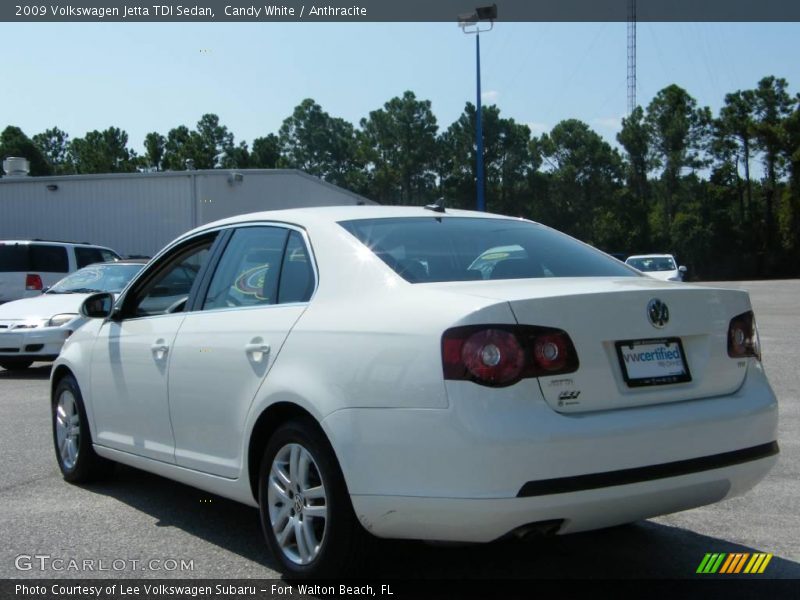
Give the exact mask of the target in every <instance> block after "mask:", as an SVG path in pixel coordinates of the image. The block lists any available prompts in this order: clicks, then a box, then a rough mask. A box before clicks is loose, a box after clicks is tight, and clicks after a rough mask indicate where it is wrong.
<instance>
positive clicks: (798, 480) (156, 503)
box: [0, 280, 800, 579]
mask: <svg viewBox="0 0 800 600" xmlns="http://www.w3.org/2000/svg"><path fill="white" fill-rule="evenodd" d="M715 285H719V286H720V287H733V288H742V289H748V290H749V291H750V293H751V296H752V300H753V305H754V308H755V311H756V316H757V319H758V325H759V329H760V333H761V342H762V346H763V356H764V362H765V365H766V368H767V372H768V375H769V378H770V381H771V383H772V385H773V387H774V389H775V392H776V393H777V395H778V397H779V399H780V402H781V424H780V434H779V442H780V445H781V457H780V460H779V463H778V465H777V467H776V468H775V469H774V470H773V471H772V472H771V473H770V475H769V476H768V478H767V479H766V480H765V481H763V482H762V483H761V484H760V485H759V486H758V487H757V488H756V489H754V490H753V491H751V492H749V493H748V494H747V495H745V496H744V497H740V498H735V499H732V500H728V501H726V502H723V503H721V504H717V505H714V506H710V507H705V508H699V509H695V510H691V511H687V512H683V513H678V514H675V515H669V516H666V517H662V518H658V519H652V520H649V521H644V522H640V523H636V524H633V525H627V526H624V527H618V528H614V529H610V530H605V531H598V532H591V533H586V534H576V535H572V536H564V537H556V538H548V539H541V540H535V541H532V542H526V543H522V542H514V541H512V542H500V543H495V544H489V545H481V546H464V547H442V546H431V545H428V544H422V543H416V542H402V543H399V542H391V543H382V544H380V545H379V551H380V558H379V560H377V561H376V564H375V565H374V567H373V569H374V571H373V573H371V574H372V575H374V576H375V577H379V578H381V577H385V578H407V577H415V578H416V577H421V578H430V577H446V578H458V579H460V578H467V577H487V578H490V577H491V578H526V577H533V578H539V577H542V578H544V577H546V578H561V577H569V578H577V577H614V578H629V577H660V578H684V577H692V576H694V572H695V570H696V568H697V566H698V564H699V563H700V561H701V560H702V558H703V556H704V555H705V553H707V552H729V553H730V552H748V553H752V552H767V553H772V554H774V558H773V559H772V561H771V563H770V564H769V566H768V568H767V570H766V573H765V574H764V575H761V576H759V577H776V578H778V577H780V578H800V536H798V532H800V434H798V431H800V427H799V426H800V409H799V408H798V404H799V402H798V401H799V400H800V368H798V367H799V366H800V351H799V350H798V343H797V341H798V340H800V305H799V304H798V300H797V299H798V298H800V280H789V281H763V282H738V283H724V284H715ZM49 372H50V367H49V365H45V364H38V363H37V364H36V365H34V367H33V368H31V369H30V370H29V371H28V372H26V373H23V374H11V373H9V372H6V371H3V370H2V369H0V456H1V457H2V461H0V507H2V511H0V531H2V538H3V541H4V543H3V544H2V548H0V577H1V578H8V577H36V578H41V577H59V578H62V577H63V578H67V577H69V578H74V577H119V576H123V577H181V578H185V577H208V578H221V577H224V578H248V577H259V578H269V577H276V576H277V574H276V573H275V571H274V567H275V562H274V561H273V559H272V558H271V556H270V554H269V551H268V550H267V549H266V546H265V544H264V543H263V540H262V537H261V531H260V529H259V523H258V513H257V511H256V510H255V509H252V508H249V507H244V506H241V505H239V504H236V503H234V502H230V501H228V500H224V499H222V498H218V497H214V496H209V495H208V494H206V493H204V492H201V491H198V490H195V489H193V488H190V487H187V486H184V485H180V484H177V483H174V482H172V481H169V480H166V479H162V478H160V477H156V476H154V475H149V474H147V473H143V472H140V471H136V470H134V469H130V468H119V469H118V470H117V471H116V473H115V475H114V476H113V477H112V479H110V480H109V481H107V482H104V483H102V484H94V485H90V486H82V487H78V486H72V485H69V484H67V483H65V482H64V481H63V480H62V479H61V476H60V474H59V471H58V468H57V466H56V462H55V458H54V455H53V450H52V437H51V430H50V417H49V398H48V377H49ZM20 555H22V556H25V555H31V556H32V555H46V556H50V557H51V558H52V559H62V558H63V559H72V558H75V559H78V560H80V561H83V560H93V561H95V562H94V565H95V568H99V566H100V564H101V563H100V561H101V560H102V561H103V562H102V564H104V565H105V566H106V567H107V568H109V569H110V570H108V571H93V572H79V571H73V570H57V569H54V568H53V566H52V565H48V566H47V567H46V568H45V569H44V570H40V568H39V566H40V564H39V563H37V562H36V561H35V560H34V561H27V560H26V559H23V560H22V562H20V560H19V559H18V557H19V556H20ZM171 560H174V561H176V563H177V564H173V563H172V562H170V561H171ZM113 561H117V562H116V563H114V562H113ZM120 561H124V568H121V569H116V567H122V566H123V563H122V562H120ZM134 561H138V562H134ZM151 561H158V562H154V563H153V562H151ZM180 561H184V562H185V563H187V562H189V561H191V567H192V568H191V569H189V568H188V567H189V565H188V564H187V565H185V566H186V569H185V570H181V569H180V566H179V565H180ZM28 564H30V565H31V569H30V570H19V569H18V566H22V567H23V568H26V567H27V565H28ZM112 565H113V567H112ZM144 565H149V566H151V567H153V570H147V571H142V570H141V569H142V567H143V566H144ZM173 566H176V567H177V568H176V569H172V567H173Z"/></svg>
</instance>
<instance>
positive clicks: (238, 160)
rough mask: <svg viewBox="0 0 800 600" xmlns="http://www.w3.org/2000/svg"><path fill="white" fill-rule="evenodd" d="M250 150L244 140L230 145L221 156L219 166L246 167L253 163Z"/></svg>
mask: <svg viewBox="0 0 800 600" xmlns="http://www.w3.org/2000/svg"><path fill="white" fill-rule="evenodd" d="M251 163H252V159H251V155H250V150H249V149H248V147H247V143H246V142H239V144H238V145H237V146H233V145H231V146H230V147H229V148H228V149H227V150H226V151H225V154H224V155H223V157H222V160H221V162H220V167H222V168H223V169H248V168H250V167H252V166H253V165H252V164H251Z"/></svg>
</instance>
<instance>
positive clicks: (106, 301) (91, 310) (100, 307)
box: [81, 292, 114, 319]
mask: <svg viewBox="0 0 800 600" xmlns="http://www.w3.org/2000/svg"><path fill="white" fill-rule="evenodd" d="M113 310H114V294H112V293H110V292H101V293H99V294H92V295H91V296H89V297H88V298H86V300H84V301H83V304H81V314H82V315H83V316H84V317H88V318H90V319H107V318H108V317H110V316H111V313H112V311H113Z"/></svg>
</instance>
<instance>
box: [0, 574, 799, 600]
mask: <svg viewBox="0 0 800 600" xmlns="http://www.w3.org/2000/svg"><path fill="white" fill-rule="evenodd" d="M543 594H547V595H556V594H557V595H558V596H560V597H569V598H582V597H585V598H592V599H593V600H595V599H596V598H602V597H615V596H616V597H625V596H627V595H630V594H635V595H636V596H638V597H647V598H648V599H649V598H670V599H675V598H700V597H704V598H714V597H724V598H725V600H730V599H732V598H797V597H798V596H799V595H800V582H799V581H797V580H775V579H770V580H766V579H763V580H762V579H740V578H736V579H731V578H727V579H726V578H721V577H719V578H718V577H713V578H709V579H681V580H646V579H630V580H592V579H569V580H552V579H546V580H541V579H539V580H529V579H522V580H458V581H449V580H392V581H359V580H353V581H345V580H342V581H285V580H280V579H216V580H211V579H125V580H120V579H117V580H114V579H16V580H15V579H4V580H0V598H2V599H3V600H10V599H14V600H90V599H95V600H184V599H186V600H231V599H234V598H235V599H236V600H307V599H312V598H319V599H321V600H345V599H348V600H349V599H355V598H380V599H382V600H406V599H419V598H423V599H425V598H431V599H433V598H442V599H447V598H482V599H483V598H485V599H486V600H494V599H495V598H502V599H503V600H506V599H512V598H537V597H539V598H541V597H542V595H543Z"/></svg>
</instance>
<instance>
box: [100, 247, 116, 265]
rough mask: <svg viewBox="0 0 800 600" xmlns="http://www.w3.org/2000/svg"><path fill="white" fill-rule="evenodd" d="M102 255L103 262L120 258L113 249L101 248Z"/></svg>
mask: <svg viewBox="0 0 800 600" xmlns="http://www.w3.org/2000/svg"><path fill="white" fill-rule="evenodd" d="M99 252H100V256H102V257H103V262H111V261H112V260H119V256H118V255H117V254H116V253H115V252H112V251H111V250H105V249H104V248H100V249H99Z"/></svg>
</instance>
